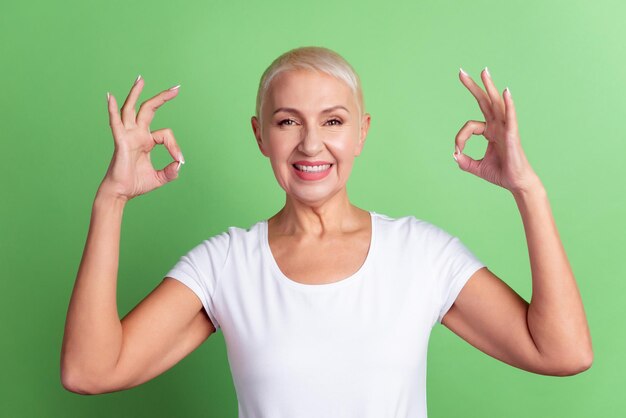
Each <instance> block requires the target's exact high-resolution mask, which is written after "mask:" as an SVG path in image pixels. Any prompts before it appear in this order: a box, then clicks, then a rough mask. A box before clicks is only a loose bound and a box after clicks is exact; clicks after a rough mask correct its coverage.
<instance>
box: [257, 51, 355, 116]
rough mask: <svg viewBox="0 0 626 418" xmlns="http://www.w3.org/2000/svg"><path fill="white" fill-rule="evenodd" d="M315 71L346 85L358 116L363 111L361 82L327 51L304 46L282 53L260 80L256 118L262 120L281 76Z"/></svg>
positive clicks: (351, 70) (334, 54) (338, 57)
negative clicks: (275, 81) (268, 95)
mask: <svg viewBox="0 0 626 418" xmlns="http://www.w3.org/2000/svg"><path fill="white" fill-rule="evenodd" d="M300 69H304V70H309V71H318V72H322V73H325V74H328V75H331V76H333V77H335V78H337V79H339V80H341V81H343V82H345V83H346V84H347V85H348V87H350V90H352V93H353V94H354V96H355V98H356V101H357V106H358V108H359V109H358V110H359V116H362V115H363V113H364V111H365V106H364V101H363V91H362V89H361V80H360V79H359V76H358V74H357V73H356V71H354V68H352V66H351V65H350V64H349V63H348V61H346V60H345V59H344V58H343V57H342V56H341V55H339V54H338V53H336V52H335V51H332V50H330V49H328V48H324V47H319V46H304V47H300V48H295V49H292V50H290V51H287V52H285V53H284V54H282V55H281V56H279V57H278V58H276V59H275V60H274V61H273V62H272V63H271V64H270V66H269V67H267V69H266V70H265V72H264V73H263V75H262V76H261V81H260V82H259V90H258V91H257V96H256V117H257V119H259V121H260V120H261V112H262V110H263V101H264V98H265V94H266V93H267V91H268V90H269V87H270V84H271V82H272V80H273V79H274V78H275V77H276V76H277V75H278V74H280V73H282V72H284V71H290V70H300Z"/></svg>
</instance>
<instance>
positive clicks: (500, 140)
mask: <svg viewBox="0 0 626 418" xmlns="http://www.w3.org/2000/svg"><path fill="white" fill-rule="evenodd" d="M460 79H461V82H463V84H464V85H465V86H466V87H467V88H468V89H469V90H470V91H471V92H472V94H473V95H474V97H475V98H476V99H477V101H478V104H479V106H480V108H481V110H482V112H483V114H484V115H485V119H486V122H478V121H470V122H468V123H466V125H465V126H464V127H463V128H462V129H461V131H459V134H458V135H457V138H456V143H457V152H456V153H455V159H456V160H457V162H458V164H459V167H460V168H461V169H463V170H465V171H468V172H471V173H473V174H475V175H477V176H479V177H481V178H483V179H485V180H487V181H490V182H492V183H494V184H497V185H499V186H502V187H504V188H506V189H508V190H509V191H510V192H511V193H512V194H513V196H514V198H515V201H516V203H517V206H518V208H519V211H520V215H521V217H522V222H523V224H524V230H525V233H526V241H527V244H528V254H529V257H530V267H531V272H532V288H533V292H532V298H531V302H530V304H529V303H528V302H526V301H525V300H523V299H522V298H521V297H520V296H519V295H518V294H517V293H515V292H514V291H513V290H512V289H511V288H510V287H508V286H507V285H506V284H505V283H504V282H503V281H501V280H500V279H499V278H498V277H496V276H495V275H494V274H493V273H492V272H490V271H489V270H488V269H481V270H479V271H477V272H476V273H474V275H473V276H472V278H470V280H469V281H468V282H467V284H466V285H465V287H464V288H463V290H462V291H461V293H460V294H459V296H458V297H457V300H456V301H455V303H454V305H453V306H452V308H451V309H450V310H449V311H448V313H447V314H446V316H445V317H444V320H443V321H442V323H444V325H446V326H447V327H448V328H450V329H451V330H452V331H454V332H455V333H457V334H458V335H459V336H461V337H462V338H464V339H465V340H466V341H468V342H469V343H470V344H472V345H474V346H476V347H478V348H479V349H481V350H482V351H484V352H486V353H487V354H489V355H491V356H493V357H495V358H498V359H500V360H502V361H504V362H506V363H509V364H512V365H514V366H517V367H520V368H522V369H525V370H528V371H532V372H536V373H541V374H548V375H560V376H563V375H571V374H576V373H579V372H581V371H584V370H586V369H588V368H589V367H590V366H591V363H592V361H593V350H592V345H591V335H590V331H589V326H588V324H587V319H586V316H585V311H584V308H583V303H582V299H581V297H580V293H579V290H578V286H577V285H576V280H575V278H574V274H573V272H572V269H571V267H570V264H569V261H568V260H567V255H566V253H565V250H564V248H563V245H562V243H561V239H560V238H559V233H558V230H557V228H556V225H555V222H554V218H553V216H552V212H551V209H550V204H549V202H548V197H547V194H546V191H545V189H544V187H543V185H542V184H541V181H540V180H539V178H538V176H537V175H536V174H535V173H534V171H533V170H532V168H531V167H530V164H529V163H528V161H527V160H526V157H525V155H524V152H523V150H522V147H521V144H520V139H519V133H518V128H517V118H516V114H515V107H514V104H513V100H512V98H511V94H510V92H509V91H506V90H505V92H504V94H503V98H500V96H499V93H498V91H497V90H496V88H495V85H494V84H493V81H492V80H491V76H490V75H489V73H488V71H486V70H485V71H483V73H482V79H483V82H484V84H485V87H486V89H487V92H486V93H485V92H484V91H483V90H482V89H480V87H478V86H477V85H476V83H474V81H473V80H472V79H471V78H470V77H469V76H468V75H467V74H465V73H463V72H462V73H461V75H460ZM472 134H473V135H483V136H485V138H486V139H487V140H488V141H489V144H488V146H487V151H486V153H485V156H484V158H482V159H481V160H473V159H472V158H470V157H469V156H467V155H464V154H462V150H463V147H464V145H465V142H466V141H467V140H468V138H469V137H470V136H471V135H472Z"/></svg>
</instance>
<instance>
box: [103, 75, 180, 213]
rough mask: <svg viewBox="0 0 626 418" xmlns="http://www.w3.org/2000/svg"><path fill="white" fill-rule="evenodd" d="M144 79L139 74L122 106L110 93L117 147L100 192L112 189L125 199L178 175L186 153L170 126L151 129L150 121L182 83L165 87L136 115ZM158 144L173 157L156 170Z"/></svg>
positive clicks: (117, 196)
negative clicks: (153, 155) (152, 154)
mask: <svg viewBox="0 0 626 418" xmlns="http://www.w3.org/2000/svg"><path fill="white" fill-rule="evenodd" d="M143 85H144V80H143V78H141V76H139V77H138V78H137V81H135V84H134V85H133V87H132V88H131V89H130V93H129V94H128V97H127V98H126V101H125V102H124V105H123V106H122V109H121V112H120V113H121V115H120V113H118V110H117V102H116V100H115V97H113V95H109V96H108V97H109V98H108V107H109V125H110V126H111V131H112V132H113V140H114V142H115V150H114V152H113V158H112V159H111V163H110V164H109V168H108V170H107V173H106V175H105V176H104V179H103V180H102V183H101V184H100V189H99V192H105V193H110V194H112V195H113V196H115V197H116V198H121V199H123V200H125V201H128V200H130V199H132V198H133V197H135V196H139V195H141V194H144V193H147V192H149V191H151V190H153V189H156V188H157V187H160V186H162V185H164V184H165V183H168V182H170V181H172V180H175V179H176V178H177V177H178V170H179V169H180V164H184V163H185V160H184V158H183V154H182V153H181V151H180V148H179V147H178V144H177V143H176V139H175V138H174V134H173V132H172V130H171V129H169V128H165V129H159V130H156V131H153V132H150V122H151V121H152V118H153V117H154V113H155V112H156V110H157V109H158V108H159V107H161V106H162V105H163V104H164V103H165V102H167V101H168V100H171V99H173V98H174V97H176V96H177V95H178V90H179V87H180V86H175V87H172V88H171V89H169V90H165V91H162V92H161V93H159V94H157V95H156V96H154V97H152V98H151V99H149V100H146V101H145V102H143V103H142V104H141V106H140V107H139V112H138V113H137V115H135V103H136V102H137V99H138V98H139V95H140V93H141V90H142V89H143ZM156 144H164V145H165V148H167V150H168V152H169V153H170V155H171V156H172V158H174V161H173V162H172V163H170V164H168V165H167V166H166V167H165V168H164V169H162V170H155V169H154V167H153V166H152V162H151V161H150V151H152V148H154V146H155V145H156Z"/></svg>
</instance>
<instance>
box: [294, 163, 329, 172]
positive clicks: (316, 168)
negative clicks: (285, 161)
mask: <svg viewBox="0 0 626 418" xmlns="http://www.w3.org/2000/svg"><path fill="white" fill-rule="evenodd" d="M292 166H293V168H295V169H296V170H298V171H301V172H303V173H321V172H323V171H326V170H328V169H330V168H331V167H332V166H333V165H332V164H330V163H329V164H319V165H303V164H292Z"/></svg>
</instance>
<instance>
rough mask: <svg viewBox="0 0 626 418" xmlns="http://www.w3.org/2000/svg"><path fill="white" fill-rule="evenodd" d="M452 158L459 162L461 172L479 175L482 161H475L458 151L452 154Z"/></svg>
mask: <svg viewBox="0 0 626 418" xmlns="http://www.w3.org/2000/svg"><path fill="white" fill-rule="evenodd" d="M452 156H453V157H454V160H455V161H456V162H457V164H458V166H459V168H460V169H461V170H463V171H467V172H468V173H472V174H475V175H478V172H479V168H480V163H481V161H482V159H480V160H475V159H473V158H472V157H470V156H469V155H465V154H463V153H462V152H458V151H457V152H455V153H454V154H452Z"/></svg>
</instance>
